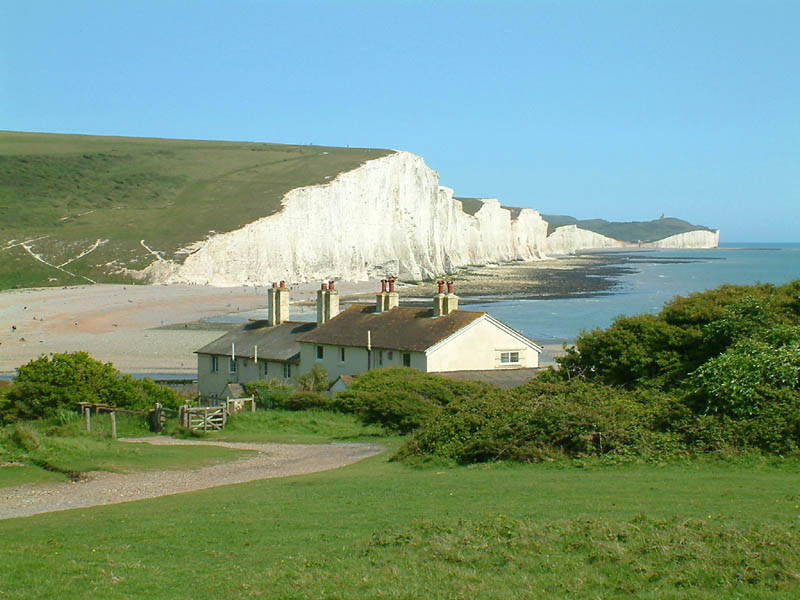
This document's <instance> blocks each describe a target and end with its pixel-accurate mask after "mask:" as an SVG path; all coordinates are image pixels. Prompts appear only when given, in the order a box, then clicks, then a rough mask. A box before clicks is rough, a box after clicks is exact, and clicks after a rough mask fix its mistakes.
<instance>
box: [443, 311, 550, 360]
mask: <svg viewBox="0 0 800 600" xmlns="http://www.w3.org/2000/svg"><path fill="white" fill-rule="evenodd" d="M503 351H507V352H519V357H520V362H519V363H518V364H507V365H503V364H501V363H500V353H501V352H503ZM538 366H539V352H537V351H536V350H534V349H533V348H531V347H529V346H527V345H526V344H524V343H523V342H521V341H520V340H518V339H517V338H516V337H514V336H513V335H511V334H510V333H507V332H506V331H504V330H503V329H501V328H500V327H498V326H497V325H495V324H494V323H492V322H491V321H489V320H488V319H480V320H478V321H475V322H473V324H472V326H469V327H467V328H465V329H463V330H462V331H461V333H460V334H459V335H457V336H456V337H454V338H453V339H451V340H450V341H449V342H447V343H446V344H444V345H443V346H440V347H439V348H437V349H435V350H433V351H432V352H429V354H428V356H427V367H428V371H429V372H441V371H474V370H480V371H483V370H488V369H502V368H509V369H514V368H521V367H538Z"/></svg>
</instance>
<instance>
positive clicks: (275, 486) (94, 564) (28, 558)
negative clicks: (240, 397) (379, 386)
mask: <svg viewBox="0 0 800 600" xmlns="http://www.w3.org/2000/svg"><path fill="white" fill-rule="evenodd" d="M257 415H258V413H257ZM269 415H270V413H269V412H265V413H262V414H261V416H258V417H257V418H254V419H249V420H248V421H247V422H244V423H240V425H239V427H238V428H232V429H231V430H229V431H228V432H226V437H230V438H231V439H237V438H238V439H245V438H246V439H256V438H257V437H258V433H257V432H258V431H259V430H260V429H262V427H263V428H265V429H266V431H265V432H264V438H262V439H266V440H274V439H275V436H276V435H278V436H282V435H289V436H291V435H297V436H301V437H302V436H307V437H306V441H308V440H311V439H316V440H317V441H324V440H326V439H336V437H337V436H338V435H339V434H337V433H336V432H335V429H336V427H335V424H334V423H332V422H328V423H321V422H320V421H321V420H322V419H324V416H322V415H316V416H315V415H313V414H311V415H309V414H305V415H300V414H298V415H296V416H292V415H289V414H285V413H284V414H282V416H281V419H283V420H284V422H283V423H281V422H280V421H275V420H273V421H271V422H269V423H266V421H268V420H269ZM351 426H353V425H352V424H351ZM315 428H316V429H315ZM326 430H327V431H326ZM282 431H283V433H282ZM287 432H288V433H287ZM350 433H352V434H354V435H355V437H359V436H365V437H366V438H369V439H370V441H374V438H373V437H372V436H373V433H374V432H368V431H366V432H365V431H360V432H359V431H351V432H350ZM331 434H333V435H332V436H331ZM343 435H344V434H343ZM350 439H352V438H350ZM387 443H388V445H389V446H390V447H393V448H396V447H397V444H398V440H396V439H388V440H387ZM391 454H392V452H391V451H389V452H387V453H384V454H382V455H379V456H377V457H373V458H370V459H367V460H365V461H362V462H361V463H358V464H356V465H352V466H349V467H345V468H342V469H338V470H335V471H330V472H325V473H318V474H314V475H307V476H299V477H290V478H285V479H277V480H265V481H258V482H252V483H248V484H241V485H235V486H227V487H222V488H215V489H209V490H203V491H198V492H192V493H188V494H180V495H175V496H167V497H163V498H158V499H153V500H146V501H140V502H133V503H128V504H118V505H111V506H104V507H96V508H92V509H85V510H74V511H66V512H60V513H51V514H47V515H39V516H34V517H28V518H23V519H14V520H8V521H0V539H2V550H1V551H0V598H48V597H53V598H55V597H58V598H110V597H113V598H141V597H148V598H381V597H384V598H519V597H526V598H554V597H560V598H617V597H618V598H629V597H641V598H796V597H798V595H800V532H798V525H800V491H798V490H800V464H798V463H797V462H792V461H781V460H775V461H771V462H767V461H761V460H758V459H753V460H751V461H750V462H742V463H732V462H713V461H696V462H690V463H686V464H669V465H664V466H654V465H629V466H624V467H601V466H599V465H598V464H595V463H592V462H591V461H590V462H583V463H579V462H563V463H560V462H557V463H550V464H539V465H520V464H516V465H505V464H490V465H479V466H473V467H452V466H439V467H427V468H413V467H409V466H405V465H403V464H399V463H396V462H391V461H390V455H391Z"/></svg>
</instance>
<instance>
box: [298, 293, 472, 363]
mask: <svg viewBox="0 0 800 600" xmlns="http://www.w3.org/2000/svg"><path fill="white" fill-rule="evenodd" d="M484 314H486V313H483V312H476V311H469V310H456V311H453V312H452V313H450V314H449V315H444V316H441V317H437V318H435V319H434V318H433V309H432V308H415V307H407V306H400V307H397V308H393V309H392V310H389V311H386V312H383V313H376V312H375V306H374V305H371V304H354V305H352V306H351V307H350V308H348V309H347V310H345V311H344V312H342V313H340V314H339V316H337V317H336V318H335V319H332V320H330V321H328V322H327V323H325V324H324V325H320V326H319V327H317V328H316V329H314V330H313V331H311V332H309V333H307V334H305V335H303V336H301V337H299V338H298V341H300V342H311V343H314V344H329V345H333V346H357V347H364V346H366V345H367V331H369V332H370V338H371V343H372V347H373V348H381V349H388V350H401V351H406V352H423V351H425V350H427V349H428V348H430V347H431V346H433V345H434V344H437V343H438V342H441V341H442V340H443V339H445V338H447V337H449V336H451V335H452V334H454V333H455V332H457V331H458V330H459V329H461V328H463V327H465V326H467V325H469V324H470V323H472V322H473V321H475V320H476V319H478V318H480V317H481V316H482V315H484Z"/></svg>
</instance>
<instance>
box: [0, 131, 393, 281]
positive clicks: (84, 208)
mask: <svg viewBox="0 0 800 600" xmlns="http://www.w3.org/2000/svg"><path fill="white" fill-rule="evenodd" d="M390 152H391V151H389V150H377V149H364V148H332V147H324V146H293V145H284V144H265V143H246V142H217V141H195V140H166V139H151V138H123V137H101V136H84V135H60V134H43V133H16V132H0V289H7V288H11V287H31V286H42V285H66V284H76V283H86V282H87V278H88V279H91V280H95V281H105V282H130V281H131V278H130V276H128V275H125V274H124V272H123V271H122V269H123V268H129V269H141V268H143V267H145V266H147V265H148V264H150V263H151V262H152V260H153V255H152V254H151V253H150V251H148V250H147V249H146V248H145V247H144V246H143V245H142V244H141V240H144V243H145V244H146V245H147V246H148V247H149V248H150V249H152V250H154V251H156V252H158V253H159V254H160V255H161V256H162V257H163V258H167V259H170V258H175V257H176V253H178V251H179V250H180V249H181V248H184V247H186V246H188V245H189V244H191V243H193V242H196V241H199V240H202V239H204V238H205V237H206V236H208V235H209V233H211V232H212V231H213V232H217V233H221V232H225V231H231V230H234V229H237V228H239V227H242V226H244V225H246V224H247V223H250V222H252V221H254V220H256V219H259V218H261V217H265V216H268V215H270V214H273V213H275V212H276V211H277V210H278V209H279V208H280V202H281V198H282V197H283V195H284V194H285V193H286V192H288V191H289V190H291V189H294V188H297V187H301V186H306V185H314V184H319V183H325V182H326V181H329V180H330V179H332V178H333V177H335V176H336V175H337V174H339V173H342V172H344V171H349V170H352V169H354V168H356V167H358V166H359V165H360V164H363V163H364V162H365V161H367V160H371V159H374V158H379V157H381V156H385V155H386V154H389V153H390ZM29 240H35V241H33V242H30V243H29V244H27V245H28V246H29V247H30V249H31V250H32V252H34V253H36V254H38V255H40V256H41V258H42V259H43V260H44V261H46V262H47V263H50V265H54V266H48V265H47V264H45V263H44V262H41V261H39V260H37V259H36V258H34V257H33V256H32V254H31V253H30V252H28V250H26V249H25V247H23V246H22V245H21V242H28V241H29ZM97 240H108V241H107V242H105V243H102V244H101V245H99V246H98V247H97V248H96V249H94V250H92V251H91V252H88V253H86V254H85V255H83V256H81V254H82V253H84V252H87V251H88V250H90V249H91V248H92V246H93V245H94V244H95V243H96V242H97ZM177 256H180V255H179V254H177ZM59 267H60V268H59Z"/></svg>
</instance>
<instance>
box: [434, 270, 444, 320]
mask: <svg viewBox="0 0 800 600" xmlns="http://www.w3.org/2000/svg"><path fill="white" fill-rule="evenodd" d="M436 285H438V286H439V292H438V293H437V294H436V295H435V296H434V297H433V317H434V318H436V317H441V316H442V315H443V314H446V313H445V312H444V298H445V295H444V279H439V280H437V281H436Z"/></svg>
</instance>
